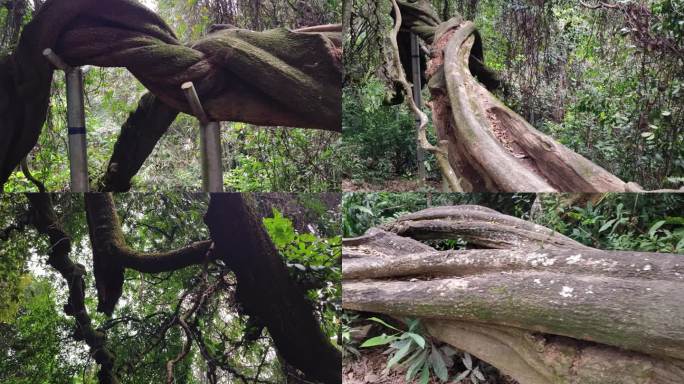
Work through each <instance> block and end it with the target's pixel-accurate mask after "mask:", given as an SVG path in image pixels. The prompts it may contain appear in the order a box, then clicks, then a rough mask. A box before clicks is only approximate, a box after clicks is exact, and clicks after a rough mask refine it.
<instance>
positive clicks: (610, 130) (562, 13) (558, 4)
mask: <svg viewBox="0 0 684 384" xmlns="http://www.w3.org/2000/svg"><path fill="white" fill-rule="evenodd" d="M353 3H354V6H353V9H352V12H351V29H350V34H349V36H348V39H349V41H348V44H347V45H346V47H345V56H346V57H345V59H346V61H345V68H346V70H347V73H346V77H345V88H344V101H343V102H344V109H343V112H344V117H343V128H344V135H343V137H344V139H343V141H344V144H343V155H342V157H343V158H344V159H345V161H344V162H343V164H344V169H343V175H344V178H345V180H348V181H350V183H345V189H352V190H355V189H382V188H383V186H385V185H387V186H390V188H398V189H400V190H401V189H407V188H413V187H412V186H411V184H410V183H409V185H407V184H406V183H401V182H399V183H396V181H397V180H400V179H401V180H404V181H406V180H407V179H408V180H411V179H413V180H415V174H416V170H417V164H416V154H415V150H416V145H415V131H416V130H415V127H414V124H415V123H414V119H413V116H412V115H411V114H410V113H409V111H408V109H407V108H406V107H405V106H404V105H399V106H389V105H387V103H386V99H387V90H388V89H392V87H388V84H389V81H388V78H389V76H388V73H387V70H386V69H385V65H384V63H385V61H386V57H387V54H388V52H387V48H385V47H387V46H388V43H387V42H386V39H385V36H386V34H387V33H388V31H389V29H390V28H391V19H390V17H389V10H390V3H389V2H387V1H385V2H377V3H367V2H363V1H354V2H353ZM432 3H433V5H434V7H435V9H437V10H439V13H440V16H441V17H442V18H443V19H445V20H446V19H448V18H450V17H453V16H454V15H456V13H457V12H458V13H460V14H462V15H463V16H464V17H465V18H466V19H470V20H473V21H474V22H475V23H476V25H477V27H478V29H479V31H480V33H481V34H482V37H483V41H484V50H485V61H486V63H487V65H488V66H490V67H491V68H492V69H494V70H495V71H497V72H498V74H499V76H500V78H501V80H502V81H503V87H501V88H500V89H499V91H498V92H497V96H498V97H499V98H501V99H502V100H503V101H504V102H505V103H506V104H507V105H509V106H510V107H511V108H512V109H513V110H515V111H516V112H517V113H519V114H520V115H521V116H523V117H524V118H525V119H527V120H528V121H529V122H530V123H531V124H532V125H534V126H535V127H536V128H537V129H539V130H540V131H542V132H544V133H547V134H549V135H551V136H552V137H553V138H555V139H556V140H558V141H560V142H561V143H562V144H564V145H566V146H568V147H569V148H570V149H572V150H574V151H576V152H578V153H580V154H582V155H584V156H586V157H587V158H588V159H590V160H592V161H594V162H595V163H597V164H598V165H600V166H602V167H603V168H605V169H606V170H608V171H609V172H611V173H613V174H615V175H616V176H618V177H620V178H621V179H623V180H625V181H634V182H637V183H639V184H641V185H642V186H644V187H645V188H646V189H655V188H662V187H679V186H681V185H682V183H684V1H682V0H619V1H608V2H605V1H604V2H601V3H598V4H599V5H598V6H596V7H595V6H594V4H595V2H589V1H587V2H578V1H569V0H512V1H496V0H433V1H432ZM600 4H604V5H600ZM409 76H410V73H409ZM409 80H410V78H409ZM424 92H425V93H424V96H423V99H424V100H428V94H427V90H424ZM423 110H424V111H425V112H426V113H429V108H423ZM430 130H432V128H431V127H430V128H429V131H430ZM432 141H433V142H435V141H434V137H432ZM426 163H427V169H428V170H429V171H431V172H430V173H431V176H432V178H438V170H437V167H436V164H435V163H434V159H432V157H431V156H428V160H427V161H426ZM388 181H393V182H391V183H390V182H388ZM402 185H403V187H402Z"/></svg>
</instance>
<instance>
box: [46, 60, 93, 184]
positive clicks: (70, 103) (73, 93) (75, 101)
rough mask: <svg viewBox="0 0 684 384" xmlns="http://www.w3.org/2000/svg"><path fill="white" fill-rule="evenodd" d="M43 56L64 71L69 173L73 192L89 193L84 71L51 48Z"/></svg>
mask: <svg viewBox="0 0 684 384" xmlns="http://www.w3.org/2000/svg"><path fill="white" fill-rule="evenodd" d="M43 55H44V56H45V57H46V58H47V59H48V60H49V61H50V62H51V63H52V64H53V65H54V66H55V67H57V68H58V69H61V70H62V71H64V74H65V77H66V91H67V126H68V129H69V140H68V143H69V171H70V174H71V191H72V192H88V191H89V190H90V183H89V179H88V150H87V143H86V125H85V107H84V103H83V71H82V70H81V68H79V67H76V68H72V67H70V66H69V65H67V64H66V63H65V62H64V61H63V60H62V59H61V58H60V57H59V56H57V55H56V54H55V53H54V52H53V51H52V50H51V49H50V48H47V49H45V50H44V51H43Z"/></svg>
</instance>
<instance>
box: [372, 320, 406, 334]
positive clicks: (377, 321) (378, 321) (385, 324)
mask: <svg viewBox="0 0 684 384" xmlns="http://www.w3.org/2000/svg"><path fill="white" fill-rule="evenodd" d="M368 320H370V321H375V322H376V323H380V324H382V325H384V326H385V327H387V328H390V329H394V330H395V331H399V332H401V329H397V328H394V327H393V326H391V325H389V324H387V323H385V322H384V321H382V320H381V319H378V318H377V317H370V318H368Z"/></svg>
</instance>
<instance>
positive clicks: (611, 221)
mask: <svg viewBox="0 0 684 384" xmlns="http://www.w3.org/2000/svg"><path fill="white" fill-rule="evenodd" d="M615 220H616V219H613V220H608V221H606V223H605V224H603V225H602V226H601V228H600V229H599V233H601V232H603V231H605V230H607V229H608V228H610V227H611V226H612V225H613V223H615Z"/></svg>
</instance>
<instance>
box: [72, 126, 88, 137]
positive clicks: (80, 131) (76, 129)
mask: <svg viewBox="0 0 684 384" xmlns="http://www.w3.org/2000/svg"><path fill="white" fill-rule="evenodd" d="M69 134H70V135H85V134H86V129H85V127H69Z"/></svg>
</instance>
